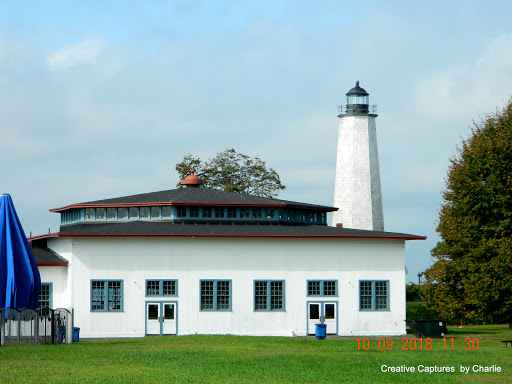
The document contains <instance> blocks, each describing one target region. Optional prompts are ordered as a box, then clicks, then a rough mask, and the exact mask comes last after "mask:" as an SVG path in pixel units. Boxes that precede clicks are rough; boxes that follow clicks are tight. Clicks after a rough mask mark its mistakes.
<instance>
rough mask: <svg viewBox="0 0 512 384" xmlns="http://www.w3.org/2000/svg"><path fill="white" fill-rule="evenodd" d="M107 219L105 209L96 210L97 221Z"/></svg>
mask: <svg viewBox="0 0 512 384" xmlns="http://www.w3.org/2000/svg"><path fill="white" fill-rule="evenodd" d="M104 218H105V208H96V220H103V219H104Z"/></svg>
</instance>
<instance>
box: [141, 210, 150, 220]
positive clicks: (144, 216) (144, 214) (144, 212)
mask: <svg viewBox="0 0 512 384" xmlns="http://www.w3.org/2000/svg"><path fill="white" fill-rule="evenodd" d="M140 218H141V219H149V207H140Z"/></svg>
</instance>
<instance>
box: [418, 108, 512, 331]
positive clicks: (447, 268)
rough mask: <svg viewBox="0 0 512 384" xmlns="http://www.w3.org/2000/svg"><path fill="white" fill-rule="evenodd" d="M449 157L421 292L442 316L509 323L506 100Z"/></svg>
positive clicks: (511, 200)
mask: <svg viewBox="0 0 512 384" xmlns="http://www.w3.org/2000/svg"><path fill="white" fill-rule="evenodd" d="M457 152H458V153H457V155H456V156H455V157H453V158H451V159H450V166H449V169H448V173H447V179H446V190H445V191H444V193H443V203H442V206H441V210H440V214H439V223H438V226H437V232H438V233H439V234H440V236H441V238H442V240H441V241H440V242H439V243H438V244H437V245H436V247H435V248H434V249H433V250H432V256H433V258H434V260H436V261H435V263H434V264H433V266H432V267H431V268H429V269H428V270H427V271H426V272H425V279H426V283H425V284H423V285H422V294H423V297H424V299H425V300H427V301H428V304H429V306H430V308H432V309H434V310H435V311H437V312H438V313H439V314H440V315H441V316H443V317H445V318H446V319H452V320H453V319H454V318H464V319H465V320H466V321H468V322H472V323H487V322H494V323H497V322H506V323H508V324H509V326H510V327H511V328H512V100H511V101H510V102H509V103H508V105H507V106H506V107H505V108H504V109H503V110H502V111H497V112H496V114H494V115H489V116H487V117H486V118H484V119H483V120H482V122H481V123H480V124H474V127H473V129H472V134H471V136H470V137H469V138H468V139H467V140H463V142H462V148H458V151H457Z"/></svg>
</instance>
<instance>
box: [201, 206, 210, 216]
mask: <svg viewBox="0 0 512 384" xmlns="http://www.w3.org/2000/svg"><path fill="white" fill-rule="evenodd" d="M202 211H203V217H212V209H211V208H210V207H208V208H206V207H203V208H202Z"/></svg>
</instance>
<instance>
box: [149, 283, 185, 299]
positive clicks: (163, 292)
mask: <svg viewBox="0 0 512 384" xmlns="http://www.w3.org/2000/svg"><path fill="white" fill-rule="evenodd" d="M177 286H178V281H177V280H146V296H177V291H178V290H177Z"/></svg>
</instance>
